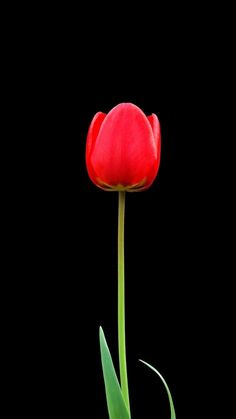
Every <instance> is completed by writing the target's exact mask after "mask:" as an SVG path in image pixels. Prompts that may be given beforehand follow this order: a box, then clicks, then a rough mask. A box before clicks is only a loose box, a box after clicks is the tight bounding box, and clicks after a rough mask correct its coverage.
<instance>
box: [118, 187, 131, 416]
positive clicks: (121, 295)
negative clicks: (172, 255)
mask: <svg viewBox="0 0 236 419" xmlns="http://www.w3.org/2000/svg"><path fill="white" fill-rule="evenodd" d="M124 224H125V192H123V191H122V192H119V214H118V344H119V364H120V381H121V391H122V394H123V397H124V400H125V403H126V406H127V409H128V411H129V414H130V404H129V388H128V377H127V366H126V344H125V274H124Z"/></svg>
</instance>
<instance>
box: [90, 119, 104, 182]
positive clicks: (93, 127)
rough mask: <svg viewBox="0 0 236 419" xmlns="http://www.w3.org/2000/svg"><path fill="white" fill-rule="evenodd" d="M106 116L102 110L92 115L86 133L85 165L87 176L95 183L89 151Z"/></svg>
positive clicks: (91, 149) (92, 147)
mask: <svg viewBox="0 0 236 419" xmlns="http://www.w3.org/2000/svg"><path fill="white" fill-rule="evenodd" d="M105 117H106V114H105V113H103V112H97V113H96V115H95V116H94V118H93V120H92V122H91V124H90V127H89V131H88V135H87V142H86V165H87V170H88V174H89V177H90V178H91V180H92V181H93V182H94V183H95V184H96V183H97V182H96V175H95V172H94V169H93V167H92V165H91V159H90V156H91V153H92V151H93V149H94V145H95V143H96V139H97V136H98V133H99V131H100V128H101V125H102V123H103V121H104V119H105Z"/></svg>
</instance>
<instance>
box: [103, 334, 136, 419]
mask: <svg viewBox="0 0 236 419" xmlns="http://www.w3.org/2000/svg"><path fill="white" fill-rule="evenodd" d="M99 339H100V350H101V359H102V369H103V377H104V383H105V390H106V398H107V407H108V412H109V417H110V419H130V415H129V413H128V410H127V407H126V405H125V402H124V398H123V395H122V392H121V388H120V384H119V381H118V379H117V375H116V372H115V368H114V365H113V362H112V358H111V354H110V351H109V348H108V346H107V342H106V339H105V336H104V333H103V330H102V328H101V327H100V329H99Z"/></svg>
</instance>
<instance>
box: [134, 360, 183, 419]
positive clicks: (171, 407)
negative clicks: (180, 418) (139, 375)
mask: <svg viewBox="0 0 236 419" xmlns="http://www.w3.org/2000/svg"><path fill="white" fill-rule="evenodd" d="M139 361H140V362H142V363H143V364H144V365H146V366H147V367H149V368H150V369H151V370H153V371H154V372H155V373H156V374H157V375H159V377H160V379H161V381H162V382H163V384H164V386H165V388H166V391H167V394H168V398H169V403H170V413H171V419H176V415H175V408H174V403H173V399H172V396H171V393H170V390H169V387H168V385H167V383H166V381H165V379H164V378H163V377H162V375H161V374H160V373H159V372H158V371H157V370H156V369H155V368H154V367H152V366H151V365H150V364H148V363H147V362H145V361H142V359H140V360H139Z"/></svg>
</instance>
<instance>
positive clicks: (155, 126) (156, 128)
mask: <svg viewBox="0 0 236 419" xmlns="http://www.w3.org/2000/svg"><path fill="white" fill-rule="evenodd" d="M147 119H148V120H149V122H150V124H151V127H152V132H153V136H154V139H155V141H158V140H159V138H160V136H161V127H160V122H159V120H158V118H157V116H156V115H155V114H154V113H153V114H152V115H150V116H147Z"/></svg>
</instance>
